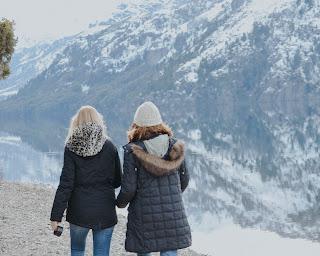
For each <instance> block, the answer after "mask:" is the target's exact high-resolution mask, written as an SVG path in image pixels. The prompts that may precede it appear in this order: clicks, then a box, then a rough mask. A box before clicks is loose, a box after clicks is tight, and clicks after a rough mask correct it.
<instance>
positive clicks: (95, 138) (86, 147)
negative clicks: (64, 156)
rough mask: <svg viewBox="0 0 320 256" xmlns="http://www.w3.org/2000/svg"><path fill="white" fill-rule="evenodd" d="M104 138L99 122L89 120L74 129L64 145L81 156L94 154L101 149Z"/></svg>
mask: <svg viewBox="0 0 320 256" xmlns="http://www.w3.org/2000/svg"><path fill="white" fill-rule="evenodd" d="M106 140H107V137H106V136H105V135H104V132H103V128H102V127H101V126H100V125H99V124H96V123H92V122H90V123H86V124H83V125H81V126H78V127H77V128H76V129H74V131H73V133H72V134H71V136H70V137H69V139H68V141H67V142H66V147H67V148H68V149H69V150H70V151H72V152H74V153H75V154H77V155H79V156H82V157H87V156H94V155H96V154H98V153H99V152H100V151H101V150H102V148H103V145H104V143H105V142H106Z"/></svg>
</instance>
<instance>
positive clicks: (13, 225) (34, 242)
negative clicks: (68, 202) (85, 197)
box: [0, 181, 199, 256]
mask: <svg viewBox="0 0 320 256" xmlns="http://www.w3.org/2000/svg"><path fill="white" fill-rule="evenodd" d="M53 197H54V190H53V189H52V188H48V187H44V186H40V185H31V184H17V183H8V182H3V181H0V255H1V256H2V255H3V256H18V255H19V256H21V255H24V256H31V255H37V256H38V255H39V256H49V255H70V253H69V227H68V226H69V225H68V223H66V222H64V223H63V224H64V232H63V235H62V236H61V237H60V238H58V237H56V236H54V235H52V231H51V229H50V223H49V215H50V211H51V204H52V202H53ZM118 217H119V223H118V225H116V228H115V231H114V234H113V237H112V243H111V255H112V256H118V255H135V254H131V253H127V252H125V250H124V239H125V229H126V228H125V223H126V219H125V217H123V216H121V215H119V216H118ZM86 255H92V236H91V232H90V233H89V236H88V238H87V248H86ZM155 255H156V254H155ZM179 255H183V256H187V255H190V256H197V255H199V254H197V253H195V252H193V251H191V250H181V251H179Z"/></svg>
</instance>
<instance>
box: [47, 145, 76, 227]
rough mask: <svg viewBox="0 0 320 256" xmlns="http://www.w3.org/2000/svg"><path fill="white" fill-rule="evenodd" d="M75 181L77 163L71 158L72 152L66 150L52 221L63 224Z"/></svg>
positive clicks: (52, 211)
mask: <svg viewBox="0 0 320 256" xmlns="http://www.w3.org/2000/svg"><path fill="white" fill-rule="evenodd" d="M74 179H75V163H74V160H73V159H72V157H71V154H70V151H69V150H68V149H65V151H64V161H63V168H62V172H61V176H60V183H59V186H58V189H57V191H56V195H55V198H54V202H53V206H52V210H51V217H50V220H51V221H58V222H61V220H62V217H63V213H64V211H65V209H66V208H67V206H68V201H69V199H70V196H71V193H72V190H73V186H74Z"/></svg>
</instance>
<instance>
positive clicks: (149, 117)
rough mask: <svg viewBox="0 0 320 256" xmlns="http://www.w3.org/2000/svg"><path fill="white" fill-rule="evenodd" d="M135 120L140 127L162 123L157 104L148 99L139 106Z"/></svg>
mask: <svg viewBox="0 0 320 256" xmlns="http://www.w3.org/2000/svg"><path fill="white" fill-rule="evenodd" d="M133 122H134V123H135V124H136V125H138V126H140V127H149V126H155V125H158V124H162V118H161V114H160V111H159V109H158V108H157V106H156V105H155V104H153V103H152V102H151V101H147V102H145V103H143V104H141V105H140V106H139V107H138V109H137V111H136V113H135V115H134V120H133Z"/></svg>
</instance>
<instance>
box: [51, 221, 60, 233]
mask: <svg viewBox="0 0 320 256" xmlns="http://www.w3.org/2000/svg"><path fill="white" fill-rule="evenodd" d="M60 223H61V222H58V221H51V228H52V230H53V231H55V230H57V228H58V226H59V224H60Z"/></svg>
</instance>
